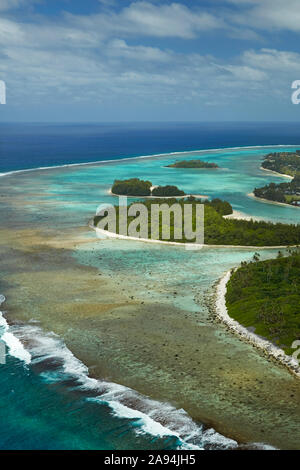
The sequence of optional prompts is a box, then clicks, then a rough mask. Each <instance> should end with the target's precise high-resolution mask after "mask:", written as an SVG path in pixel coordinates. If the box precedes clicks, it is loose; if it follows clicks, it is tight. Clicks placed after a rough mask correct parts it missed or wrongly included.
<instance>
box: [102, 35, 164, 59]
mask: <svg viewBox="0 0 300 470" xmlns="http://www.w3.org/2000/svg"><path fill="white" fill-rule="evenodd" d="M106 52H107V55H109V56H112V57H121V58H123V59H132V60H140V61H142V62H143V61H155V62H166V61H169V60H171V57H172V56H171V54H170V53H167V52H165V51H162V50H161V49H159V48H157V47H145V46H129V45H128V44H127V43H126V42H125V41H124V40H123V39H114V40H112V41H111V42H110V43H109V44H108V46H107V51H106Z"/></svg>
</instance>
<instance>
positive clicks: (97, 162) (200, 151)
mask: <svg viewBox="0 0 300 470" xmlns="http://www.w3.org/2000/svg"><path fill="white" fill-rule="evenodd" d="M275 147H280V148H281V147H283V148H285V147H300V144H299V145H292V144H286V145H285V144H270V145H246V146H239V147H217V148H209V149H198V150H197V149H196V150H195V149H194V150H181V151H180V152H172V151H170V152H167V153H154V154H152V155H138V156H135V157H120V158H116V159H110V160H96V161H94V162H91V161H90V162H81V163H65V164H61V165H53V166H40V167H34V168H21V169H18V170H8V171H1V172H0V177H4V176H10V175H14V174H17V173H27V172H31V171H43V170H55V169H59V168H68V167H76V166H86V165H89V166H92V165H101V164H103V163H104V164H105V163H116V162H118V161H124V160H137V159H140V158H141V159H142V158H153V157H167V156H169V155H170V156H172V155H181V154H186V153H204V152H219V151H222V150H240V149H244V150H247V149H258V148H275ZM280 176H281V175H280Z"/></svg>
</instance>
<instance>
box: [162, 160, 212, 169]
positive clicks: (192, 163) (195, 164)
mask: <svg viewBox="0 0 300 470" xmlns="http://www.w3.org/2000/svg"><path fill="white" fill-rule="evenodd" d="M166 168H219V167H218V165H217V164H216V163H209V162H204V161H202V160H181V161H179V162H175V163H172V164H171V165H167V166H166Z"/></svg>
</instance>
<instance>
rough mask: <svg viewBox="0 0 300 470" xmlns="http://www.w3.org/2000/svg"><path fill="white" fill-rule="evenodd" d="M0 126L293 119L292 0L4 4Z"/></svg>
mask: <svg viewBox="0 0 300 470" xmlns="http://www.w3.org/2000/svg"><path fill="white" fill-rule="evenodd" d="M0 80H3V81H4V82H5V84H6V90H7V96H6V104H5V105H0V121H28V122H33V121H35V122H50V121H64V122H71V121H72V122H74V121H78V122H112V121H118V122H119V121H224V120H226V121H240V120H243V121H253V120H254V121H257V120H259V121H264V120H265V121H272V120H276V121H298V120H299V121H300V104H299V105H298V106H297V105H295V104H292V101H291V95H292V89H291V85H292V82H294V81H295V80H300V1H299V0H190V1H188V0H174V1H169V0H145V1H143V0H135V1H132V0H84V1H83V0H0Z"/></svg>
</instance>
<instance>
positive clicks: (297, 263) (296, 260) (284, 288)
mask: <svg viewBox="0 0 300 470" xmlns="http://www.w3.org/2000/svg"><path fill="white" fill-rule="evenodd" d="M226 305H227V309H228V313H229V315H230V316H231V317H232V318H234V319H235V320H237V321H238V322H239V323H241V324H242V325H243V326H245V327H247V328H249V327H252V328H254V329H255V331H254V332H255V333H256V334H258V335H260V336H263V337H265V338H267V339H268V340H270V341H272V342H273V343H274V344H276V345H277V346H280V347H281V348H282V349H284V350H285V352H286V353H287V354H292V353H293V351H294V349H292V348H291V346H292V344H293V342H294V341H296V340H299V339H300V309H299V305H300V250H299V249H295V250H289V256H287V257H284V256H283V254H282V253H281V252H279V253H278V257H277V259H272V260H268V261H259V254H257V253H256V254H255V255H254V257H253V260H252V262H250V263H245V262H244V263H242V265H241V267H240V268H239V269H238V270H237V271H235V272H234V273H233V275H232V277H231V279H230V281H229V282H228V284H227V294H226Z"/></svg>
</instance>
